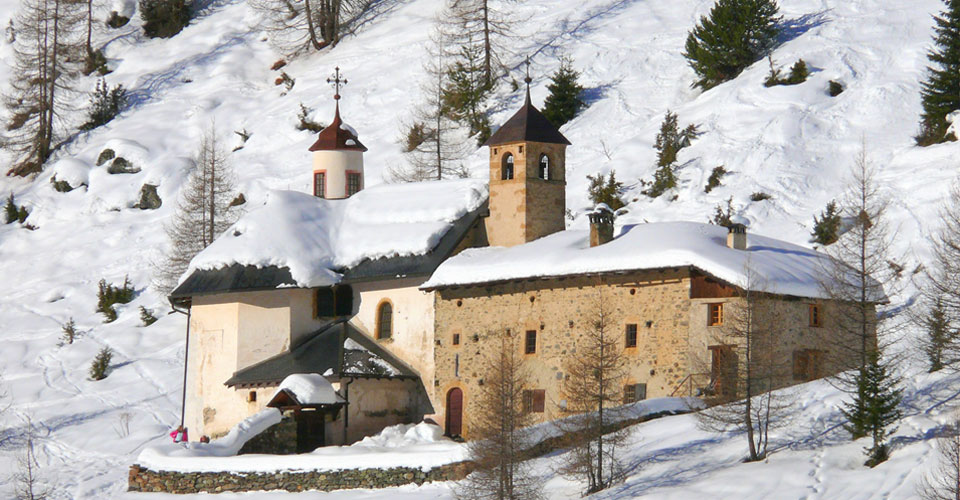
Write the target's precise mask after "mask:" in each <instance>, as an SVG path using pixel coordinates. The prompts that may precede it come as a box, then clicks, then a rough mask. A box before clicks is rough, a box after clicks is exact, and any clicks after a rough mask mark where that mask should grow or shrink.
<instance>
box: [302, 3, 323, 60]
mask: <svg viewBox="0 0 960 500" xmlns="http://www.w3.org/2000/svg"><path fill="white" fill-rule="evenodd" d="M303 8H304V14H305V15H306V16H307V32H308V33H309V34H310V45H312V46H313V48H314V49H316V50H320V49H322V48H323V47H324V45H325V44H322V43H320V40H317V30H316V28H314V26H313V9H311V8H310V0H303ZM322 12H323V11H322V7H321V13H322Z"/></svg>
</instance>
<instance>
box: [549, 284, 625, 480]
mask: <svg viewBox="0 0 960 500" xmlns="http://www.w3.org/2000/svg"><path fill="white" fill-rule="evenodd" d="M593 311H594V312H593V320H592V321H591V323H590V326H589V328H587V329H586V331H584V332H583V333H582V334H581V336H580V338H579V339H578V340H577V343H576V351H575V352H574V353H572V354H571V355H569V356H568V357H567V358H566V359H565V360H564V371H565V372H566V378H565V380H566V381H565V382H564V387H563V392H564V396H565V397H566V400H567V407H566V412H567V413H569V414H572V415H574V416H572V417H570V418H567V419H564V420H562V421H560V422H559V423H558V425H559V426H560V428H561V430H563V431H564V432H566V433H567V434H569V435H572V436H576V438H577V439H576V440H577V442H576V444H575V445H574V446H573V448H572V449H571V450H570V452H568V453H567V455H566V461H565V462H564V464H563V468H562V472H563V473H565V474H567V475H569V476H572V477H577V478H579V479H584V480H586V482H587V493H593V492H596V491H600V490H602V489H605V488H607V487H608V486H610V485H611V484H613V482H614V481H616V480H617V479H619V477H620V476H621V474H622V467H621V464H620V462H619V459H618V454H617V447H618V446H620V445H621V444H622V443H623V442H624V440H625V439H626V436H627V434H626V432H625V430H619V431H615V432H608V431H610V426H611V424H612V423H614V420H615V419H614V418H613V417H614V416H615V415H613V411H612V410H611V407H614V406H617V405H620V404H621V403H622V402H623V390H624V389H623V382H624V378H625V377H626V364H627V358H626V356H625V355H624V353H623V347H622V346H621V345H620V336H619V335H618V334H617V332H616V331H615V330H616V329H615V326H614V323H613V311H612V310H611V308H610V306H609V305H607V304H606V302H605V300H604V297H603V291H602V290H599V291H598V292H597V296H596V299H595V301H594V304H593Z"/></svg>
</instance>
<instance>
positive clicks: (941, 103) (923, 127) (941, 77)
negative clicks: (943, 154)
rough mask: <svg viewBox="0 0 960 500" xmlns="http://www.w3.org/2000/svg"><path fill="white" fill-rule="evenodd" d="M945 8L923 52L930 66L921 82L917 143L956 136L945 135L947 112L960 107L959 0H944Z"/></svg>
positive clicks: (938, 17) (929, 143) (934, 141)
mask: <svg viewBox="0 0 960 500" xmlns="http://www.w3.org/2000/svg"><path fill="white" fill-rule="evenodd" d="M944 5H945V10H944V11H943V12H941V13H940V15H939V16H935V17H934V20H935V21H936V27H935V28H934V33H935V35H934V37H933V40H934V44H935V47H934V48H933V49H932V50H931V51H930V52H928V53H927V59H928V60H929V61H930V63H931V65H930V66H929V67H928V68H927V72H928V76H927V80H926V81H924V82H921V84H920V85H921V87H922V89H921V91H920V97H921V101H922V104H923V114H922V115H921V117H920V133H919V134H918V135H917V137H916V141H917V144H918V145H920V146H929V145H931V144H937V143H940V142H944V141H948V140H949V141H955V140H957V137H956V136H954V135H952V134H950V135H949V136H948V134H947V128H948V127H949V126H950V124H949V123H947V115H948V114H950V113H952V112H953V111H957V110H958V109H960V1H958V0H944Z"/></svg>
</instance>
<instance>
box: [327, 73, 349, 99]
mask: <svg viewBox="0 0 960 500" xmlns="http://www.w3.org/2000/svg"><path fill="white" fill-rule="evenodd" d="M334 70H335V71H334V73H333V77H332V78H327V83H329V84H331V85H333V89H334V91H335V92H336V93H335V94H333V98H334V99H336V100H338V101H339V100H340V87H342V86H344V85H346V84H347V79H346V78H341V75H340V66H337V67H336V68H334Z"/></svg>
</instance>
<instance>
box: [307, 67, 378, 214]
mask: <svg viewBox="0 0 960 500" xmlns="http://www.w3.org/2000/svg"><path fill="white" fill-rule="evenodd" d="M327 83H330V84H332V85H333V87H334V95H333V99H334V114H333V122H331V123H330V125H328V126H327V127H326V128H324V129H323V130H321V131H320V133H319V134H317V140H316V142H314V143H313V145H312V146H310V151H311V152H312V153H313V195H314V196H318V197H320V198H331V199H340V198H347V197H349V196H351V195H353V194H356V193H357V192H359V191H360V190H361V189H363V184H364V182H363V153H364V151H366V150H367V148H366V146H364V145H363V144H362V143H361V142H360V139H359V138H358V137H357V131H356V130H354V129H353V128H352V127H350V126H349V125H347V124H346V123H344V122H343V119H342V118H340V88H341V87H342V86H343V85H345V84H346V83H347V80H346V79H345V78H342V75H341V73H340V68H339V67H337V68H336V71H335V73H334V76H333V77H331V78H328V79H327Z"/></svg>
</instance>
